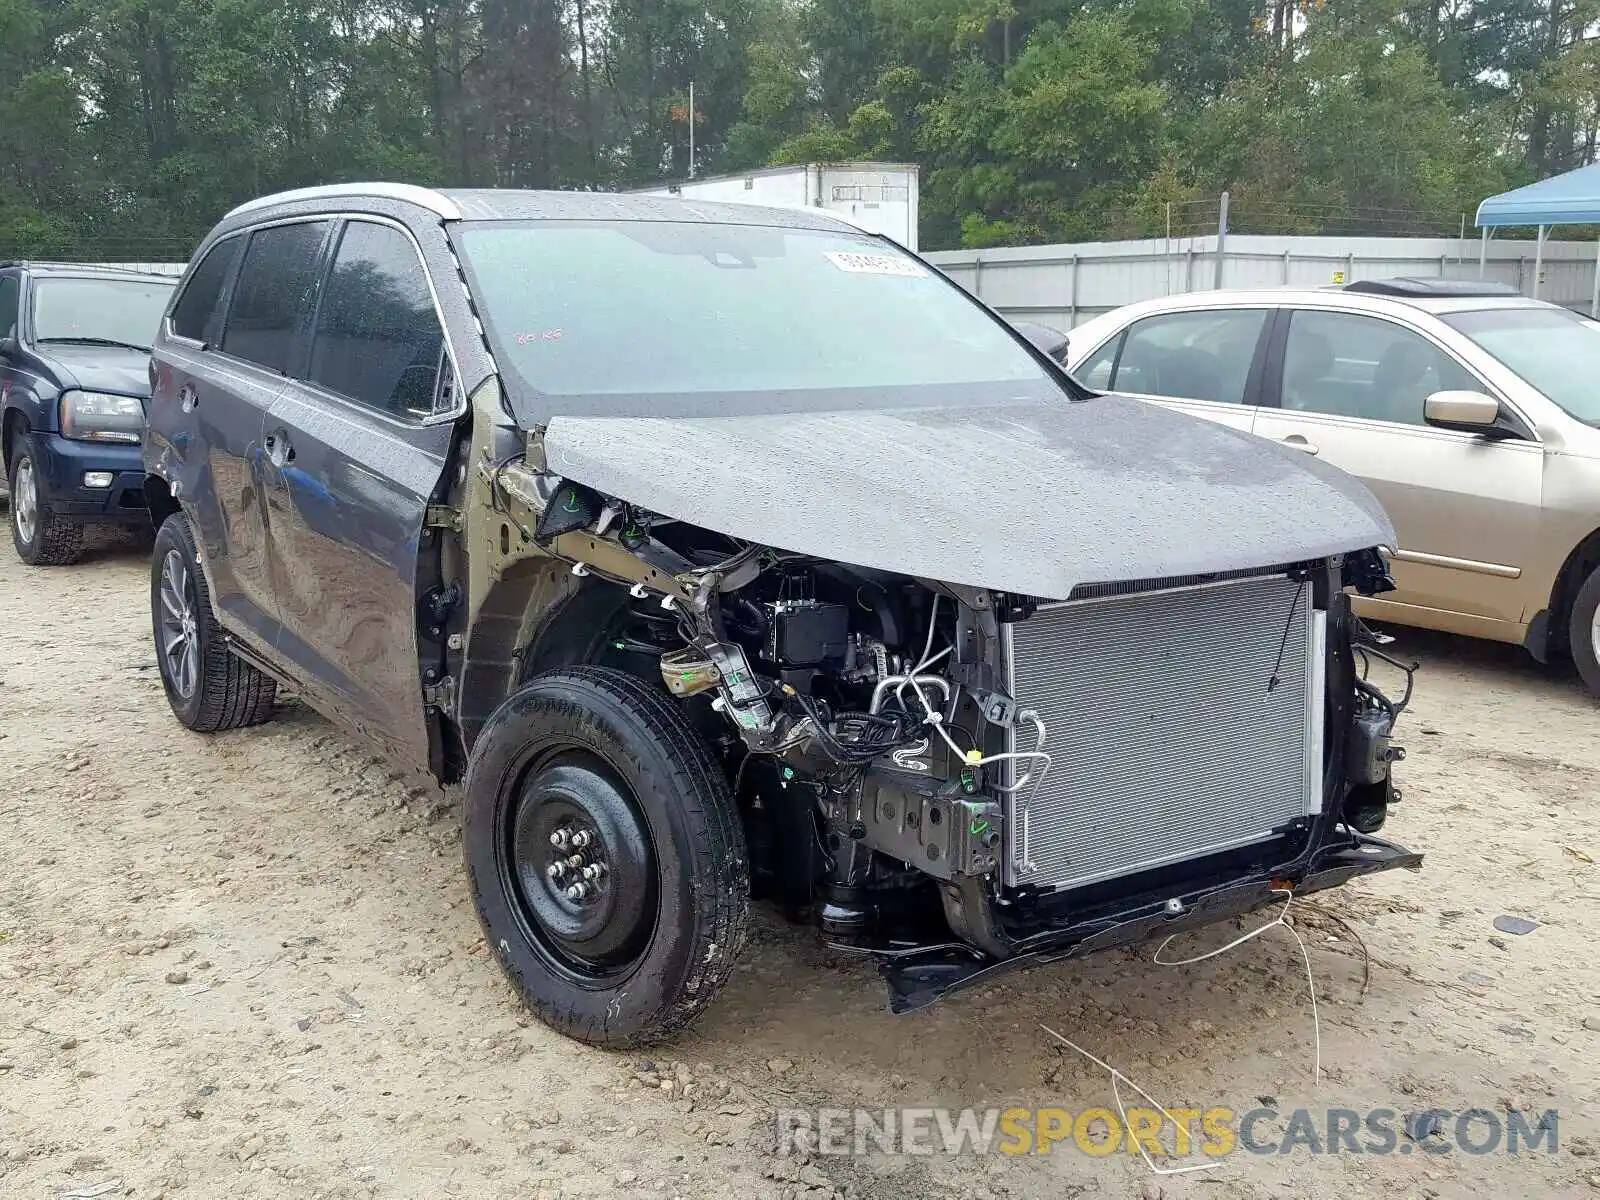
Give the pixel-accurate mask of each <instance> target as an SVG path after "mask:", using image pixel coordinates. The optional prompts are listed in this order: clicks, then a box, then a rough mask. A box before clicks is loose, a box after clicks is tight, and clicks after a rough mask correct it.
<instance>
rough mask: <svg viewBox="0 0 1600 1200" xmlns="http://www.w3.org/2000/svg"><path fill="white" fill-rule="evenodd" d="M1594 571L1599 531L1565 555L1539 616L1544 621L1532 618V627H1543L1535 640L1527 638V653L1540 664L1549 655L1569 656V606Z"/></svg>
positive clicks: (1599, 561) (1598, 561)
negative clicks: (1547, 600)
mask: <svg viewBox="0 0 1600 1200" xmlns="http://www.w3.org/2000/svg"><path fill="white" fill-rule="evenodd" d="M1596 568H1600V529H1596V530H1593V531H1592V532H1591V533H1590V534H1589V535H1588V536H1587V537H1585V538H1584V539H1583V540H1582V541H1581V542H1579V543H1578V544H1577V545H1576V546H1574V547H1573V548H1572V553H1570V554H1568V555H1567V558H1566V561H1565V562H1563V563H1562V564H1561V570H1560V571H1559V572H1557V573H1556V582H1555V586H1554V587H1552V588H1551V589H1550V603H1549V607H1547V608H1546V609H1545V611H1544V612H1543V613H1541V614H1539V616H1540V617H1543V618H1544V619H1543V620H1542V621H1540V620H1539V617H1535V619H1534V625H1533V626H1532V627H1531V628H1535V629H1537V628H1539V627H1540V626H1542V631H1541V632H1540V635H1539V636H1538V637H1530V639H1529V645H1528V650H1529V652H1530V653H1532V654H1533V656H1534V657H1535V658H1537V659H1539V660H1540V661H1541V662H1543V661H1548V659H1549V658H1550V657H1551V655H1552V654H1570V652H1571V648H1570V647H1569V646H1568V645H1567V623H1568V618H1569V617H1570V615H1571V613H1572V604H1573V601H1574V600H1576V599H1577V597H1578V589H1579V588H1581V587H1582V586H1583V581H1584V580H1585V579H1587V578H1589V574H1590V572H1592V571H1594V570H1595V569H1596Z"/></svg>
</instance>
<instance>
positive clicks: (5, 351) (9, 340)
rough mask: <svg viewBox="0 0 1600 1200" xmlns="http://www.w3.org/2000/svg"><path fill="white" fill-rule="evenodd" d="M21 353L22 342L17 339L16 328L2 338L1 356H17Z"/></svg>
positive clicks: (0, 344)
mask: <svg viewBox="0 0 1600 1200" xmlns="http://www.w3.org/2000/svg"><path fill="white" fill-rule="evenodd" d="M21 353H22V343H21V342H19V341H17V334H16V331H15V330H13V331H12V332H10V333H8V334H6V335H5V337H3V338H0V358H15V357H16V356H17V355H19V354H21Z"/></svg>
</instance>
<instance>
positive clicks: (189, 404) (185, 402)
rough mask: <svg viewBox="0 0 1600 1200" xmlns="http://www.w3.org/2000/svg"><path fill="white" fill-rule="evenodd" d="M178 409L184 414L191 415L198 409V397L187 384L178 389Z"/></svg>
mask: <svg viewBox="0 0 1600 1200" xmlns="http://www.w3.org/2000/svg"><path fill="white" fill-rule="evenodd" d="M178 407H179V408H181V409H183V411H184V412H186V413H192V412H193V411H194V410H195V409H197V408H199V407H200V397H199V395H198V394H197V393H196V392H195V390H194V388H193V387H191V386H190V385H189V384H187V383H186V384H184V385H183V386H182V387H181V388H179V389H178Z"/></svg>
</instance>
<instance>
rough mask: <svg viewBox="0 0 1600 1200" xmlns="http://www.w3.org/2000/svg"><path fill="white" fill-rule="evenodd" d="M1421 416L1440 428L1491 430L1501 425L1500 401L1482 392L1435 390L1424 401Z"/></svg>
mask: <svg viewBox="0 0 1600 1200" xmlns="http://www.w3.org/2000/svg"><path fill="white" fill-rule="evenodd" d="M1422 418H1423V420H1425V421H1426V422H1427V423H1428V424H1429V425H1433V426H1436V427H1438V428H1439V429H1458V430H1461V431H1462V432H1463V433H1492V432H1494V431H1495V430H1497V429H1500V428H1501V426H1500V401H1498V400H1496V399H1495V398H1494V397H1493V396H1485V395H1484V394H1483V393H1482V392H1456V391H1450V392H1435V393H1433V395H1431V396H1429V397H1428V398H1427V399H1426V400H1424V401H1423V402H1422Z"/></svg>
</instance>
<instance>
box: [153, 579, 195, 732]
mask: <svg viewBox="0 0 1600 1200" xmlns="http://www.w3.org/2000/svg"><path fill="white" fill-rule="evenodd" d="M196 601H197V597H196V595H195V591H194V580H193V579H192V578H191V577H190V575H189V568H188V565H187V564H186V563H185V562H184V561H183V556H182V555H181V554H179V553H178V552H177V551H176V550H168V551H167V557H166V558H165V559H164V560H162V563H161V630H160V637H161V645H160V651H161V661H162V669H163V671H164V672H165V673H166V676H167V680H168V682H169V683H171V684H172V686H173V688H175V689H176V690H177V693H178V695H179V696H181V697H183V699H185V700H188V699H189V698H191V697H192V696H193V695H194V690H195V688H196V687H197V686H198V685H199V682H200V633H199V622H198V621H197V620H196V618H195V607H196Z"/></svg>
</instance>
